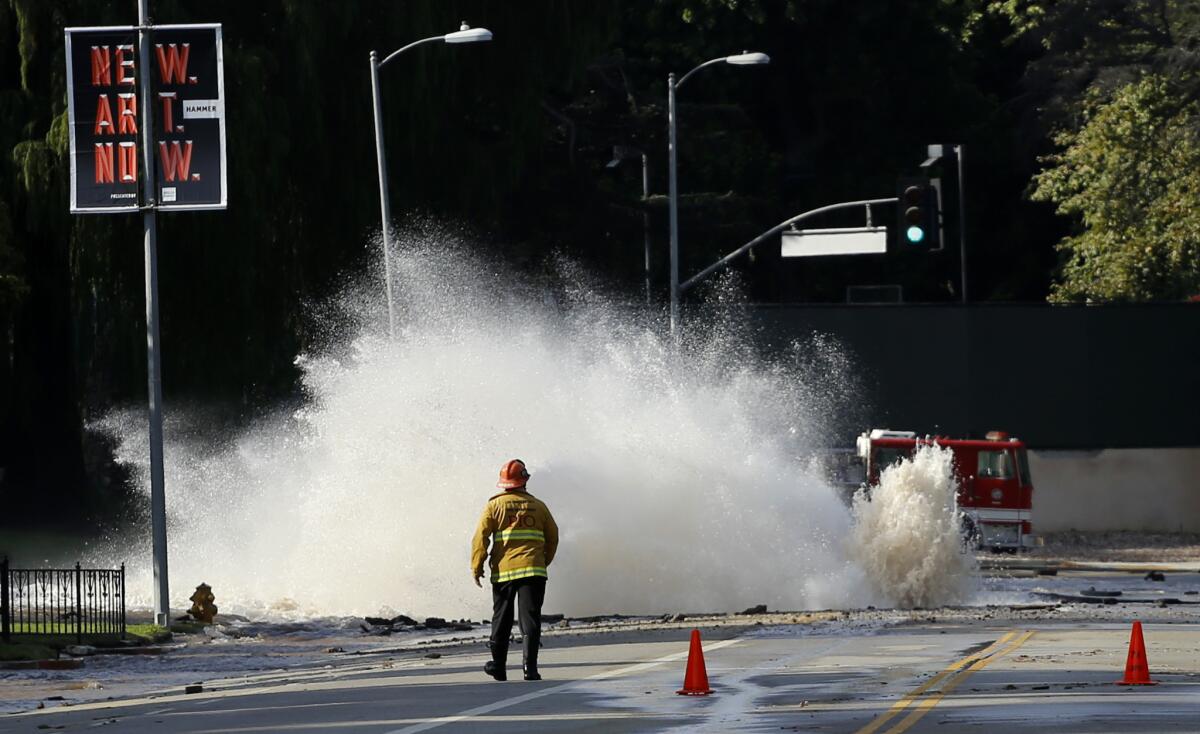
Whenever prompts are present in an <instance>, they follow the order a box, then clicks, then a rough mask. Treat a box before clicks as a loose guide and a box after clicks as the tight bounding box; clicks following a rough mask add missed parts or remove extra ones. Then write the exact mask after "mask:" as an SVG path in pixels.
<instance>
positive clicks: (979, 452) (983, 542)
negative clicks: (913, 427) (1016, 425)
mask: <svg viewBox="0 0 1200 734" xmlns="http://www.w3.org/2000/svg"><path fill="white" fill-rule="evenodd" d="M934 442H936V443H937V444H938V445H939V446H943V447H946V448H949V449H950V450H951V451H953V452H954V469H955V474H956V479H957V480H958V507H959V509H960V510H962V513H963V534H964V536H965V537H967V538H970V539H972V541H973V542H975V543H976V544H977V545H978V546H980V547H984V548H993V549H1017V548H1022V547H1029V546H1034V545H1038V544H1039V542H1038V541H1039V538H1037V537H1036V536H1034V535H1033V524H1032V521H1033V480H1032V478H1031V477H1030V474H1029V456H1028V454H1027V452H1026V450H1025V444H1024V443H1023V442H1022V441H1020V440H1019V439H1016V438H1012V437H1010V436H1009V435H1008V434H1007V433H1003V432H1000V431H992V432H990V433H988V434H987V437H986V438H985V439H984V440H982V441H979V440H962V439H952V438H943V437H940V436H938V437H933V436H929V437H924V438H918V437H917V434H916V433H914V432H912V431H889V430H886V429H879V428H876V429H874V430H872V431H870V432H868V433H864V434H862V435H861V436H859V437H858V442H857V443H858V456H859V457H860V458H861V459H862V460H863V461H864V462H865V467H866V479H867V486H868V487H873V486H875V485H877V484H878V483H879V473H880V472H881V471H882V470H883V469H884V468H885V467H887V466H888V465H890V464H892V463H894V462H896V461H898V460H899V459H900V458H901V457H910V456H912V454H913V451H914V450H915V449H916V448H917V447H918V446H920V445H922V444H931V443H934Z"/></svg>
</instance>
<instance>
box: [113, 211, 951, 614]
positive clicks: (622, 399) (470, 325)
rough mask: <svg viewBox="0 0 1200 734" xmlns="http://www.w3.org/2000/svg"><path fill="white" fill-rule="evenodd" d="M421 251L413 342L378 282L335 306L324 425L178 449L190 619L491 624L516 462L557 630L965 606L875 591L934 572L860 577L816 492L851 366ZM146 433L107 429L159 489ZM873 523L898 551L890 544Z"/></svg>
mask: <svg viewBox="0 0 1200 734" xmlns="http://www.w3.org/2000/svg"><path fill="white" fill-rule="evenodd" d="M409 240H410V242H409V243H408V245H407V246H406V247H405V249H404V251H403V252H401V253H399V256H398V257H397V258H396V269H397V273H398V276H397V277H398V281H397V282H398V293H399V294H401V296H400V297H401V304H400V308H401V310H400V312H401V313H404V314H405V323H404V324H403V328H402V329H401V331H400V333H399V335H398V337H397V339H396V340H395V341H391V340H389V339H387V338H386V326H383V327H382V328H381V324H386V321H385V320H384V319H386V316H385V312H384V310H383V309H382V308H381V307H380V299H379V298H378V297H375V296H374V295H373V294H372V295H364V294H365V293H371V292H372V291H374V290H377V289H375V285H376V281H375V280H373V279H371V280H369V281H368V282H367V283H365V284H362V287H363V288H366V287H368V286H369V289H368V290H366V291H364V290H358V289H355V288H348V289H347V291H346V292H345V294H343V297H342V298H340V299H338V300H336V301H334V302H332V303H330V304H326V305H325V307H324V309H323V311H322V317H323V318H324V319H325V321H326V322H327V323H331V324H332V323H337V324H339V325H340V326H338V327H337V328H334V327H329V334H328V335H327V341H328V344H327V345H326V348H325V349H324V350H322V351H321V352H320V353H314V354H310V355H304V356H301V357H300V358H299V359H298V362H297V363H298V365H299V366H300V367H301V369H302V371H303V387H304V391H305V394H306V397H307V400H306V405H305V407H303V408H302V409H300V410H298V411H295V412H294V413H289V414H287V415H281V416H277V417H274V418H267V419H263V420H261V421H259V422H258V423H257V424H256V425H255V426H253V427H251V428H250V429H247V430H245V431H242V432H240V433H239V434H238V435H235V436H229V437H226V438H224V439H221V440H216V439H214V438H213V437H212V436H211V435H204V434H203V429H202V427H201V426H200V425H199V424H197V423H189V421H187V420H178V419H177V420H174V421H171V422H170V423H169V425H168V444H167V447H166V462H167V467H166V468H167V483H166V487H167V506H168V512H169V517H170V519H169V539H170V570H171V581H172V596H173V603H174V605H175V606H176V607H179V606H186V602H184V601H183V600H184V599H185V598H186V596H187V595H188V594H189V593H190V591H191V588H192V587H194V586H195V585H196V584H198V583H200V582H201V581H205V582H207V583H209V584H211V585H212V586H213V588H214V591H215V592H216V594H217V596H218V604H222V609H223V611H240V612H242V613H250V614H255V615H261V616H273V615H281V616H289V615H290V616H306V615H321V616H332V615H340V614H346V615H355V614H358V615H361V614H376V613H387V612H388V611H390V610H394V611H402V612H406V613H409V614H412V615H414V616H419V615H426V614H429V615H433V614H436V615H439V616H460V615H461V616H471V617H475V618H478V617H481V616H482V617H486V616H488V614H489V611H490V595H489V594H488V593H487V591H486V590H484V591H481V590H479V589H476V588H475V587H474V585H473V584H472V582H471V579H470V572H469V561H468V556H469V550H468V549H469V538H470V534H471V531H472V530H473V528H474V525H475V522H476V520H477V518H478V515H479V512H480V510H481V508H482V506H483V503H484V502H485V500H486V499H487V498H488V497H489V496H490V495H491V494H493V493H494V492H495V491H496V490H494V489H493V487H494V485H495V481H496V473H497V471H498V469H499V467H500V466H501V464H502V463H503V462H504V461H506V460H507V459H509V458H514V457H517V458H521V459H524V460H525V461H526V462H527V464H528V465H529V468H530V471H531V472H532V475H533V478H532V480H531V482H530V485H529V489H530V491H531V492H532V493H533V494H535V495H537V496H538V497H540V498H542V499H543V500H545V501H546V502H547V503H548V504H549V505H550V507H551V508H552V510H553V512H554V514H555V516H556V518H557V519H558V522H559V524H560V526H561V528H562V545H561V548H560V551H559V556H558V559H557V560H556V561H555V563H554V564H553V566H552V567H551V569H550V577H551V579H550V584H549V592H548V596H547V602H546V609H547V611H548V612H563V613H567V614H599V613H607V612H623V613H653V612H668V611H736V610H739V609H741V608H745V607H748V606H752V605H755V604H759V603H765V604H767V605H768V606H769V607H770V608H772V609H800V608H829V607H847V606H860V605H865V604H871V603H874V604H880V603H883V604H887V603H889V601H890V600H893V599H894V601H895V602H896V603H909V601H908V600H909V599H921V600H933V599H935V598H936V597H937V595H938V594H940V593H942V591H943V589H942V588H941V587H938V588H931V589H930V590H929V591H928V593H925V594H918V593H915V592H913V591H912V590H911V589H910V588H909V587H910V586H911V584H908V585H902V588H901V589H900V592H899V595H898V596H895V597H892V596H891V594H892V593H893V592H894V591H896V588H897V587H895V585H893V584H891V583H890V582H883V583H880V582H877V581H876V580H873V579H872V578H871V576H872V574H875V573H880V572H882V573H884V574H886V575H888V577H889V578H890V577H891V576H894V575H896V574H897V573H900V572H901V571H902V569H898V568H897V567H896V566H897V564H904V563H912V564H916V565H917V566H919V567H921V568H924V566H926V565H928V563H929V561H928V560H927V559H918V558H908V557H906V558H905V559H903V560H899V559H898V560H897V561H895V562H889V563H887V564H884V565H883V566H880V564H878V563H876V562H874V561H873V560H872V559H873V558H875V556H865V557H864V556H863V555H862V554H860V553H856V552H851V551H848V550H847V546H846V545H845V543H844V539H845V538H846V537H847V536H848V535H849V534H850V533H851V532H852V520H851V515H850V512H849V510H848V509H847V508H846V507H845V506H844V505H843V503H842V502H841V501H840V500H839V499H838V498H837V497H836V495H835V493H834V491H833V490H832V489H831V488H830V487H829V486H828V485H827V484H826V483H825V482H824V481H822V480H821V479H820V478H819V477H818V476H816V475H815V474H813V473H811V472H809V471H808V470H806V468H805V466H806V462H805V461H804V460H803V459H802V457H803V455H804V454H805V453H806V450H807V447H808V446H810V445H813V442H814V439H819V438H824V437H823V436H822V435H821V434H822V431H823V425H822V423H823V421H822V416H824V415H830V414H833V411H835V410H837V409H838V407H839V405H838V404H837V401H836V400H830V399H829V398H828V395H829V394H830V391H829V390H828V386H829V385H830V384H831V383H839V384H846V380H847V379H848V377H849V376H848V375H845V374H840V375H839V374H835V375H833V376H831V375H830V374H829V371H830V370H836V369H841V368H842V366H843V364H844V358H843V357H842V355H841V354H840V353H837V352H836V350H835V349H833V348H832V347H830V345H829V342H828V340H825V341H817V342H815V345H816V346H815V347H814V346H811V345H810V347H809V348H808V350H807V351H803V352H802V353H800V354H798V355H797V359H796V361H795V363H782V362H773V363H767V362H764V361H762V360H760V359H758V358H755V357H753V356H751V355H752V354H753V349H752V347H751V346H750V342H749V340H748V339H746V338H743V337H740V336H738V335H737V328H735V327H734V326H733V325H731V322H726V321H722V320H720V319H709V320H707V321H704V322H701V323H696V322H693V323H691V324H689V327H690V329H689V330H690V332H691V333H693V334H702V336H700V337H697V338H694V339H692V340H690V341H689V342H688V343H687V344H685V345H684V348H683V349H682V350H679V351H677V350H675V349H674V348H673V347H672V346H671V344H670V342H669V340H667V339H664V337H663V336H662V334H663V329H662V328H661V327H662V324H661V323H658V322H657V321H655V319H652V318H646V317H640V316H638V315H636V314H632V313H631V312H630V311H629V310H627V309H624V308H622V307H620V306H618V305H615V304H614V302H613V301H612V300H610V299H608V298H607V297H605V296H604V295H603V294H602V293H601V292H600V291H599V290H598V289H596V288H594V287H591V286H590V285H589V284H587V283H586V282H585V281H584V279H583V278H582V277H580V275H579V274H578V273H571V272H567V273H565V274H564V273H562V272H560V273H559V279H558V280H556V281H554V282H552V283H550V284H549V285H547V284H533V283H531V282H530V280H531V279H530V278H529V277H527V276H525V275H523V274H519V273H514V272H512V271H509V270H507V269H504V268H502V267H499V266H495V265H493V264H490V263H484V262H482V261H480V260H477V259H474V258H472V257H470V256H468V255H466V254H464V252H463V248H461V247H455V246H453V244H452V243H450V242H447V238H446V237H445V235H441V234H439V235H435V236H428V235H427V236H423V237H421V236H417V237H410V238H409ZM566 269H567V270H569V269H570V268H566ZM560 270H561V269H560ZM231 328H232V327H231ZM822 351H824V352H827V354H825V355H823V354H821V352H822ZM801 364H802V365H803V368H801V367H798V366H797V365H801ZM170 407H171V406H168V415H171V413H170ZM143 426H144V423H143V422H142V418H141V416H140V415H138V414H136V413H134V412H132V411H130V412H128V413H125V414H120V415H114V416H112V417H110V418H109V419H108V420H107V421H106V422H105V425H103V426H102V427H106V428H107V429H108V430H111V431H113V432H115V433H117V434H118V436H119V437H120V438H121V448H120V455H119V457H118V458H119V459H120V460H122V461H124V462H127V463H130V464H132V465H134V466H135V467H141V468H142V471H141V473H140V477H141V479H142V480H143V481H142V483H143V484H145V481H144V477H145V472H144V467H142V464H143V463H144V461H145V459H144V457H145V456H146V453H145V436H144V433H145V432H144V428H143ZM860 514H861V513H860ZM866 517H867V519H868V521H869V522H870V523H871V524H872V527H874V528H876V531H878V528H880V527H883V526H886V525H887V524H888V518H886V517H883V516H881V515H880V516H876V515H872V514H871V513H867V515H866ZM894 519H895V521H897V522H908V521H909V520H910V519H912V518H911V517H910V516H909V515H903V516H896V517H895V518H894ZM919 520H920V523H924V522H925V521H926V518H925V516H924V515H922V516H920V518H919ZM928 529H929V528H927V527H926V526H925V525H924V524H919V526H915V527H913V528H911V529H910V530H908V531H906V532H908V533H909V535H910V536H911V537H914V538H915V537H917V536H919V535H920V533H922V532H925V531H926V530H928ZM896 532H900V531H896ZM888 537H889V538H890V537H891V536H890V535H889V536H888ZM143 542H144V541H141V539H140V538H139V545H138V546H137V548H138V551H139V557H138V558H129V557H128V550H127V549H128V548H129V547H130V546H129V545H127V544H126V545H123V546H121V547H119V548H117V549H116V550H115V551H114V556H115V560H129V561H130V564H131V567H132V569H133V572H132V573H131V577H130V582H129V587H130V590H131V595H132V596H134V597H136V595H137V592H138V591H139V590H142V589H144V590H146V591H147V592H148V591H149V590H150V588H151V583H150V580H149V573H150V572H149V559H148V557H145V556H148V553H146V550H147V549H145V548H144V545H143ZM862 542H864V543H868V544H872V545H876V544H877V541H876V540H874V539H873V538H872V537H864V539H863V541H862ZM889 542H890V541H889ZM126 543H127V541H126ZM881 552H882V551H881ZM143 554H145V555H143ZM948 562H949V561H948V560H947V559H946V558H942V557H939V558H938V559H935V560H934V563H948ZM948 570H949V571H952V572H958V571H959V570H960V566H959V565H956V564H950V566H949V567H948Z"/></svg>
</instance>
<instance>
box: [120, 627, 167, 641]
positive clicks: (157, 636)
mask: <svg viewBox="0 0 1200 734" xmlns="http://www.w3.org/2000/svg"><path fill="white" fill-rule="evenodd" d="M174 631H175V625H171V629H167V628H165V627H159V626H158V625H157V624H153V623H149V624H131V625H128V626H126V627H125V634H126V636H127V637H129V638H130V639H132V640H138V641H142V642H169V641H170V640H171V633H172V632H174Z"/></svg>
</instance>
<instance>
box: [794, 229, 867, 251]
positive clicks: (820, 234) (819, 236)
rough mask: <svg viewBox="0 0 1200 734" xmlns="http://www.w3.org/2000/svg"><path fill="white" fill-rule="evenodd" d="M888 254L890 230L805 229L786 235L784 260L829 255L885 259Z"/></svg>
mask: <svg viewBox="0 0 1200 734" xmlns="http://www.w3.org/2000/svg"><path fill="white" fill-rule="evenodd" d="M886 252H887V227H855V228H851V229H802V230H797V231H794V232H784V233H783V249H782V251H781V254H782V255H783V256H784V257H821V256H825V255H882V254H885V253H886Z"/></svg>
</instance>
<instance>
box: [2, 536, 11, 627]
mask: <svg viewBox="0 0 1200 734" xmlns="http://www.w3.org/2000/svg"><path fill="white" fill-rule="evenodd" d="M11 617H12V611H11V610H10V609H9V603H8V556H5V557H4V560H3V561H0V639H3V640H4V641H5V642H9V641H10V637H11V635H12V619H11Z"/></svg>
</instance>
